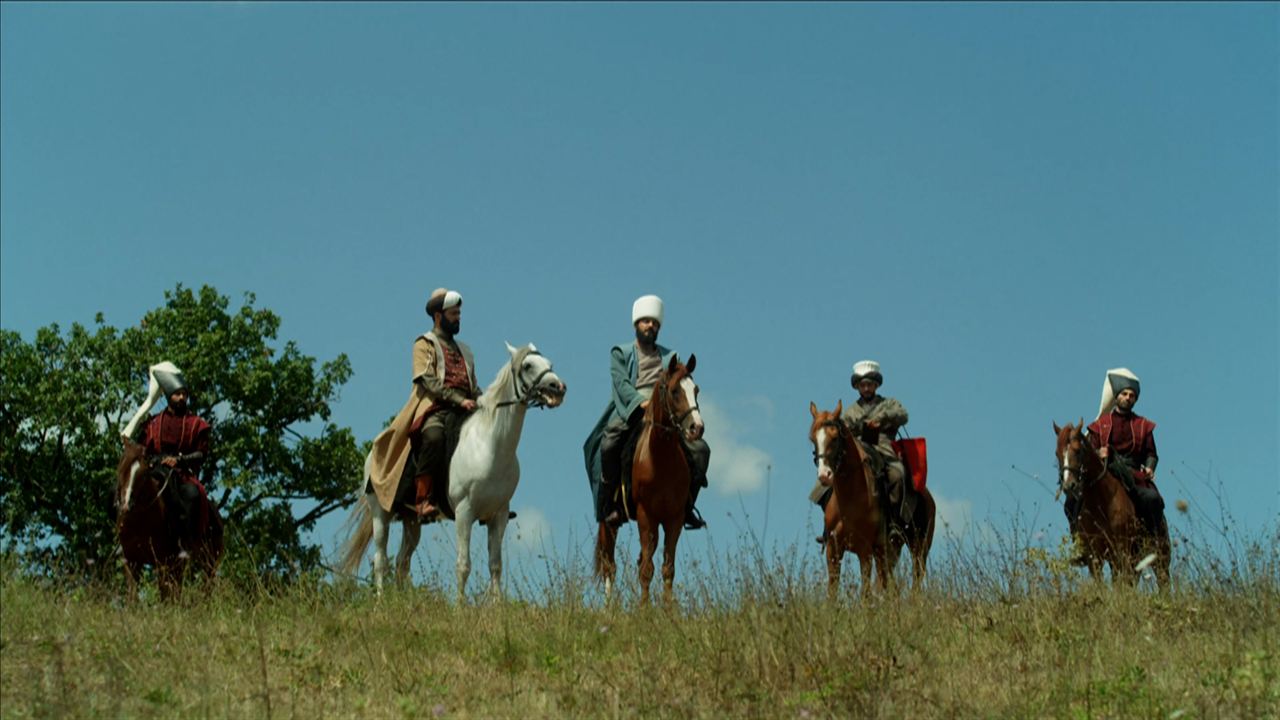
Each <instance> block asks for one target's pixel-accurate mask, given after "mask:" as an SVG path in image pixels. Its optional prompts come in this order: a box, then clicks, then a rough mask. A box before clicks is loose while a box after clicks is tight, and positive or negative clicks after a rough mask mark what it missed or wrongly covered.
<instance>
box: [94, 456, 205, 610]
mask: <svg viewBox="0 0 1280 720" xmlns="http://www.w3.org/2000/svg"><path fill="white" fill-rule="evenodd" d="M116 478H117V483H116V496H115V505H116V511H117V514H116V536H117V537H118V538H119V539H120V549H121V552H122V554H123V556H124V569H125V577H126V578H127V579H128V581H129V597H130V599H134V598H136V597H137V596H138V578H139V577H140V576H141V574H142V568H143V566H144V565H151V566H152V567H154V568H155V569H156V581H157V584H158V585H159V587H160V596H161V597H162V598H165V599H169V598H172V597H175V596H176V595H177V594H178V593H179V592H180V591H181V589H182V576H183V572H184V571H185V570H186V568H187V566H188V565H191V564H194V565H195V567H196V568H197V569H199V570H201V571H203V572H204V574H205V575H206V577H208V578H210V579H212V578H213V576H214V574H215V573H216V572H217V570H218V563H219V561H220V560H221V559H222V518H221V517H219V515H218V511H217V508H215V507H214V506H213V503H208V523H207V527H206V529H205V532H204V533H203V535H202V536H201V537H200V542H199V545H198V546H197V547H196V548H194V549H193V550H191V551H190V552H189V555H190V557H189V558H181V557H179V551H180V549H179V547H178V538H177V535H176V534H175V532H174V529H173V527H172V523H171V522H170V520H169V517H168V507H167V501H166V497H165V495H166V493H165V483H166V482H178V479H177V478H176V477H172V478H171V477H170V476H169V474H168V473H167V472H166V468H164V467H163V466H160V467H152V466H151V464H150V462H149V461H148V458H147V456H146V452H145V450H144V448H143V446H141V445H137V444H135V443H133V442H131V441H128V440H126V441H125V448H124V456H123V457H122V458H121V459H120V467H119V468H118V469H117V471H116Z"/></svg>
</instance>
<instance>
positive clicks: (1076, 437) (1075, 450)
mask: <svg viewBox="0 0 1280 720" xmlns="http://www.w3.org/2000/svg"><path fill="white" fill-rule="evenodd" d="M1084 443H1085V439H1084V436H1083V435H1081V434H1080V431H1079V430H1075V431H1074V432H1073V434H1072V435H1071V436H1069V437H1068V438H1067V444H1066V447H1065V448H1064V450H1063V453H1062V455H1059V456H1058V470H1059V472H1058V491H1059V492H1063V491H1064V490H1065V491H1066V492H1067V494H1069V495H1077V496H1078V495H1080V494H1081V493H1083V492H1084V489H1085V487H1087V486H1089V485H1092V484H1093V483H1096V482H1098V481H1099V480H1101V479H1102V477H1103V476H1104V475H1106V474H1107V464H1106V463H1101V465H1102V468H1101V469H1100V470H1099V471H1098V474H1097V475H1096V476H1094V477H1092V478H1089V477H1087V476H1086V475H1085V468H1084V460H1083V459H1082V456H1083V455H1084V454H1085V450H1084ZM1065 455H1071V456H1073V457H1074V459H1075V460H1076V461H1077V462H1076V464H1075V465H1072V466H1063V464H1062V463H1063V456H1065ZM1067 475H1074V476H1075V478H1076V483H1075V489H1068V488H1065V487H1064V485H1065V480H1066V476H1067Z"/></svg>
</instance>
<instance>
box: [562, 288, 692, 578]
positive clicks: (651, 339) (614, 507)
mask: <svg viewBox="0 0 1280 720" xmlns="http://www.w3.org/2000/svg"><path fill="white" fill-rule="evenodd" d="M631 320H632V325H633V327H634V329H635V341H634V342H632V343H626V344H623V345H618V346H615V347H614V348H613V349H612V352H611V357H610V359H611V364H610V373H611V375H612V378H613V393H612V396H613V399H612V401H611V402H610V404H609V406H608V407H606V408H605V411H604V413H603V415H602V416H601V418H600V420H599V422H597V423H596V426H595V428H594V429H593V430H592V432H591V435H590V436H589V437H588V438H587V441H586V443H585V445H584V447H583V453H584V456H585V459H586V467H587V480H588V483H589V484H590V486H591V491H592V495H593V497H594V499H595V511H596V521H597V522H599V523H600V530H599V534H598V538H597V544H596V554H595V568H596V575H597V577H599V578H600V579H602V580H604V582H605V591H606V593H609V592H611V590H612V582H613V576H614V573H615V571H616V565H615V564H614V560H613V557H614V546H615V543H616V541H617V530H618V527H620V526H621V525H622V524H624V523H626V522H627V521H628V520H629V519H635V520H637V522H638V524H639V526H640V535H641V568H640V577H641V582H642V586H641V591H642V599H643V600H645V601H647V600H648V595H649V588H648V583H649V579H650V578H651V577H652V574H653V564H652V558H653V553H654V551H655V549H656V545H657V528H658V526H659V525H660V526H662V527H663V528H664V529H665V533H666V534H665V538H666V541H665V542H666V553H665V558H666V559H665V564H664V566H663V578H664V584H665V592H666V596H667V598H668V599H670V594H671V583H672V578H673V577H674V574H675V547H676V542H677V540H678V539H679V535H680V530H681V526H682V525H683V529H686V530H697V529H700V528H703V527H705V526H706V523H705V522H704V521H703V520H702V517H701V515H700V514H699V513H698V512H697V510H696V509H695V507H694V503H695V501H696V500H697V497H698V492H699V491H700V490H701V489H702V488H703V487H705V486H706V484H707V481H706V473H707V467H708V465H709V464H710V459H711V450H710V448H709V447H708V446H707V443H706V441H705V440H703V437H702V436H703V424H702V413H701V411H700V409H699V408H698V395H697V393H698V388H697V385H696V384H695V383H694V382H693V377H692V374H693V370H694V367H695V366H696V364H697V361H696V358H694V357H693V356H690V358H689V364H688V365H687V366H685V365H681V364H680V362H679V360H678V359H677V357H676V354H675V352H673V351H671V350H669V349H667V348H665V347H663V346H661V345H659V344H658V343H657V339H658V332H659V330H660V329H661V325H662V320H663V305H662V300H661V299H660V298H658V297H657V296H655V295H646V296H644V297H641V298H639V299H637V300H636V301H635V303H634V304H633V305H632V308H631ZM633 449H634V452H632V450H633ZM624 470H629V471H630V472H629V473H624ZM628 475H629V477H628ZM677 506H678V507H677Z"/></svg>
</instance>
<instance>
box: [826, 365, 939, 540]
mask: <svg viewBox="0 0 1280 720" xmlns="http://www.w3.org/2000/svg"><path fill="white" fill-rule="evenodd" d="M849 383H850V384H851V385H852V386H853V389H854V390H857V391H858V400H857V402H853V403H849V404H848V405H846V406H845V409H844V415H843V417H842V418H841V419H842V420H844V423H845V425H848V426H849V429H850V430H852V431H853V435H854V437H856V438H858V440H859V441H860V442H861V443H862V444H863V447H864V449H866V450H869V451H870V452H868V453H867V457H868V458H869V459H870V460H871V463H872V467H873V469H874V470H875V473H876V475H877V477H880V476H883V477H884V478H885V481H886V485H887V486H888V490H889V504H890V507H893V508H897V509H898V516H897V517H894V516H893V515H892V514H890V517H889V521H890V530H891V531H899V532H900V531H901V530H902V529H903V528H905V527H906V526H907V525H909V524H910V523H911V518H912V516H913V515H914V513H915V507H916V498H917V495H916V493H915V492H913V491H912V490H911V488H910V486H909V484H908V483H907V482H906V476H907V473H906V467H905V466H904V465H903V463H902V460H901V459H900V458H899V457H898V455H897V453H895V452H894V450H893V438H894V436H895V435H896V434H897V432H898V428H900V427H902V426H904V425H906V424H907V409H906V408H905V407H903V406H902V403H900V402H898V401H897V400H895V399H893V398H888V397H884V396H882V395H880V394H879V392H878V391H879V389H880V386H881V385H882V384H884V375H883V374H881V372H880V363H878V362H876V361H874V360H860V361H858V362H856V363H854V365H853V375H852V377H850V378H849ZM809 497H810V499H812V500H813V501H814V502H816V503H817V504H819V505H825V504H826V500H827V498H828V497H830V492H829V488H824V487H823V486H822V485H820V484H819V485H817V486H815V487H814V489H813V491H812V492H811V493H810V494H809Z"/></svg>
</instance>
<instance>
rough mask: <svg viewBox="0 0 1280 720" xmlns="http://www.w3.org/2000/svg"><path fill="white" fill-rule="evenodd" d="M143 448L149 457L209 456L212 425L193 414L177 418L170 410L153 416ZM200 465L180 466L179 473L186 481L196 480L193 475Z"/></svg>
mask: <svg viewBox="0 0 1280 720" xmlns="http://www.w3.org/2000/svg"><path fill="white" fill-rule="evenodd" d="M142 446H143V447H144V448H146V449H147V454H148V455H186V454H188V453H193V452H200V453H205V454H206V455H208V453H209V423H207V422H205V421H204V420H201V419H200V418H198V417H196V416H195V415H193V414H191V413H187V414H186V415H175V414H173V413H172V412H170V411H169V410H167V409H166V410H165V411H164V412H162V413H159V414H156V415H152V416H151V419H150V420H148V421H147V424H146V425H144V426H143V435H142ZM199 465H200V463H188V464H187V465H186V467H183V466H179V467H178V468H176V469H177V471H178V472H179V473H180V475H181V477H182V478H183V479H184V480H188V481H195V480H196V475H195V473H194V472H192V470H193V469H195V468H198V467H199Z"/></svg>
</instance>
